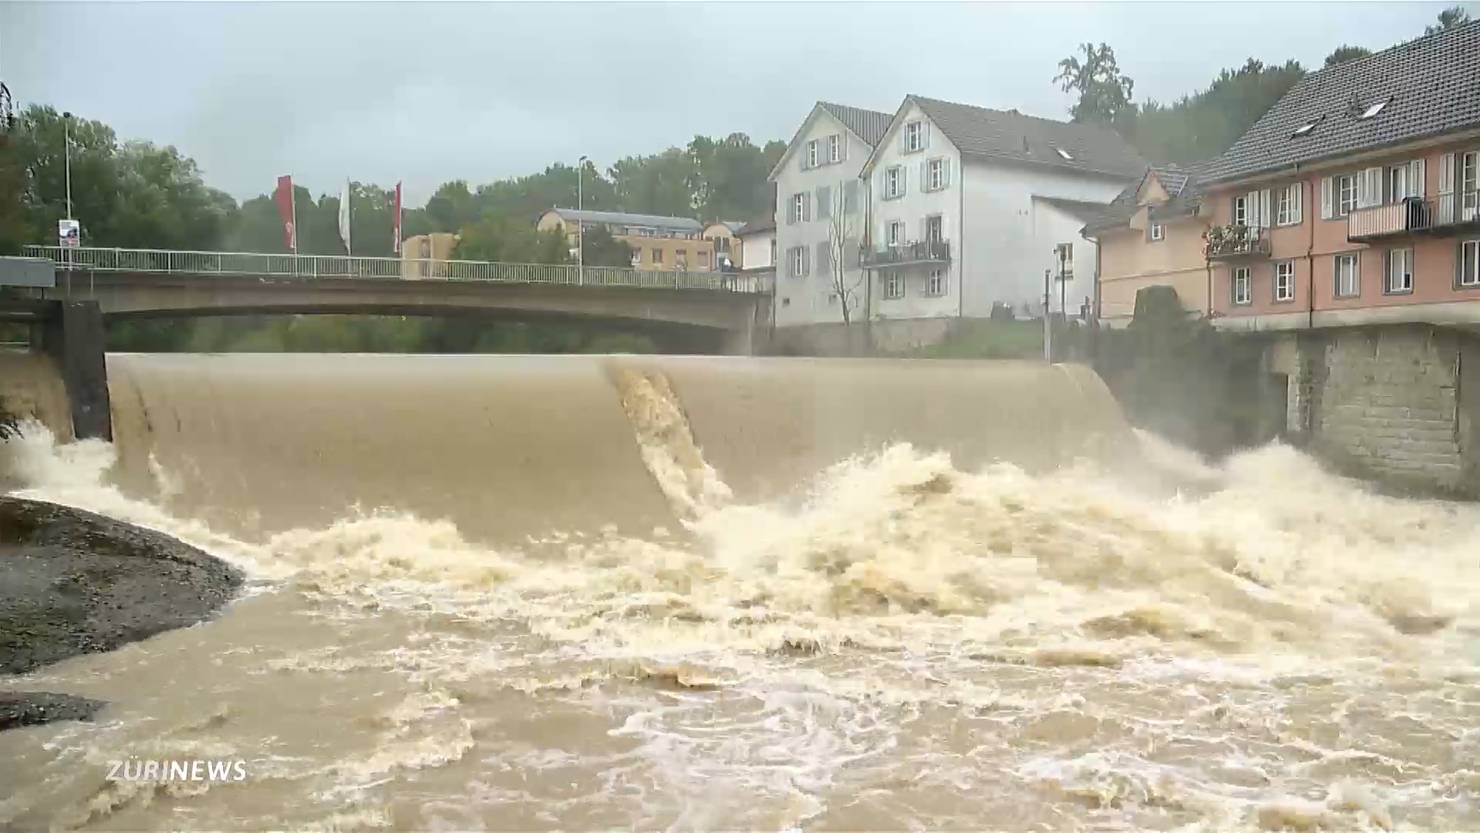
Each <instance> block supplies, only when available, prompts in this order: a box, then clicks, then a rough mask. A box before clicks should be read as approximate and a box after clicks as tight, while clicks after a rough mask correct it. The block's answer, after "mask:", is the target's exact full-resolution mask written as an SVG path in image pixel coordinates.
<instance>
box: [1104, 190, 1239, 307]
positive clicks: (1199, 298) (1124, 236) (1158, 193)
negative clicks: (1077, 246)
mask: <svg viewBox="0 0 1480 833" xmlns="http://www.w3.org/2000/svg"><path fill="white" fill-rule="evenodd" d="M1210 213H1211V206H1208V205H1207V204H1206V203H1205V202H1204V200H1203V198H1202V189H1201V186H1200V185H1199V182H1198V178H1197V174H1196V171H1195V170H1192V169H1187V168H1182V167H1179V166H1176V165H1153V166H1151V167H1150V168H1148V169H1147V170H1146V173H1145V175H1144V176H1143V177H1142V178H1141V181H1140V182H1138V183H1136V184H1135V185H1134V186H1132V187H1130V188H1127V189H1126V190H1125V191H1123V192H1121V194H1120V196H1118V197H1116V198H1115V201H1114V202H1112V203H1111V204H1110V206H1109V207H1108V208H1104V209H1103V210H1101V211H1100V212H1099V213H1098V214H1097V215H1096V216H1093V217H1091V218H1090V219H1089V220H1088V221H1087V222H1086V223H1085V225H1084V228H1083V232H1082V233H1083V235H1084V237H1085V238H1086V239H1088V240H1091V241H1093V242H1094V243H1095V244H1096V245H1098V247H1099V258H1100V265H1099V285H1098V287H1097V289H1096V293H1097V299H1096V306H1095V317H1096V318H1097V319H1098V320H1099V321H1100V323H1101V324H1103V325H1104V326H1107V327H1124V326H1125V325H1127V324H1129V323H1130V321H1131V318H1132V316H1133V314H1134V313H1135V310H1136V293H1138V292H1140V291H1141V290H1142V289H1146V288H1148V287H1152V286H1168V287H1171V288H1172V289H1173V290H1175V291H1176V293H1177V299H1178V300H1179V301H1180V302H1181V303H1182V308H1183V309H1184V310H1186V311H1187V312H1188V314H1190V315H1208V314H1210V313H1211V312H1212V308H1211V306H1210V303H1211V295H1210V293H1209V286H1210V284H1211V282H1212V273H1211V270H1210V269H1209V268H1208V263H1207V261H1206V259H1205V258H1204V256H1203V245H1204V240H1203V234H1204V232H1206V231H1207V229H1208V226H1209V225H1210V223H1211V219H1210V217H1209V215H1210Z"/></svg>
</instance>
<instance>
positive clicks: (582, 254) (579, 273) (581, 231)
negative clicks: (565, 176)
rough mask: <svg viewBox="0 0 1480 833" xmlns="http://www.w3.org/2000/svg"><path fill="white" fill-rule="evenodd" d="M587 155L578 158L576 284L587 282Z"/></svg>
mask: <svg viewBox="0 0 1480 833" xmlns="http://www.w3.org/2000/svg"><path fill="white" fill-rule="evenodd" d="M585 182H586V157H584V156H582V157H581V158H580V159H577V160H576V284H578V285H580V286H585V284H586V220H585V218H583V217H582V216H581V212H582V211H584V210H585V203H586V194H585Z"/></svg>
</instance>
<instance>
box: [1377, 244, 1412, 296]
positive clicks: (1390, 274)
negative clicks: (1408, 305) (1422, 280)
mask: <svg viewBox="0 0 1480 833" xmlns="http://www.w3.org/2000/svg"><path fill="white" fill-rule="evenodd" d="M1384 261H1385V263H1384V267H1385V269H1384V271H1386V272H1387V275H1386V276H1385V280H1384V281H1383V289H1384V290H1385V291H1386V292H1387V293H1388V294H1389V295H1401V294H1403V293H1405V292H1412V291H1413V250H1412V249H1388V252H1387V256H1386V257H1385V258H1384Z"/></svg>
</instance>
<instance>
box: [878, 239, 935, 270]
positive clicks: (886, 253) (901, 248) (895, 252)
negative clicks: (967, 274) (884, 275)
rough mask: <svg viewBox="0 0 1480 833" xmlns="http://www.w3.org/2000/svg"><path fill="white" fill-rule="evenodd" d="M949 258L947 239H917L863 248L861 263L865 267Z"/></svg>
mask: <svg viewBox="0 0 1480 833" xmlns="http://www.w3.org/2000/svg"><path fill="white" fill-rule="evenodd" d="M950 259H951V243H950V241H949V240H917V241H914V242H911V243H899V244H896V245H893V246H885V247H883V248H880V249H873V250H865V251H864V253H863V265H864V266H865V267H867V268H873V267H876V266H907V265H910V264H912V263H947V262H949V261H950Z"/></svg>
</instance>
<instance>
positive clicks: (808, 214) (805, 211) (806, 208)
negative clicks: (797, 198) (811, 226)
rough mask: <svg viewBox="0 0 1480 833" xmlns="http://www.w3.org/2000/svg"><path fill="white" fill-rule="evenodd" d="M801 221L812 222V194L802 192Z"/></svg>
mask: <svg viewBox="0 0 1480 833" xmlns="http://www.w3.org/2000/svg"><path fill="white" fill-rule="evenodd" d="M802 222H804V223H810V222H812V195H811V194H802Z"/></svg>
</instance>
